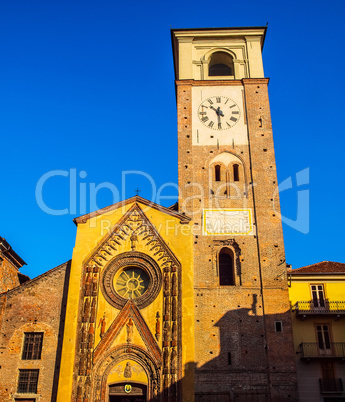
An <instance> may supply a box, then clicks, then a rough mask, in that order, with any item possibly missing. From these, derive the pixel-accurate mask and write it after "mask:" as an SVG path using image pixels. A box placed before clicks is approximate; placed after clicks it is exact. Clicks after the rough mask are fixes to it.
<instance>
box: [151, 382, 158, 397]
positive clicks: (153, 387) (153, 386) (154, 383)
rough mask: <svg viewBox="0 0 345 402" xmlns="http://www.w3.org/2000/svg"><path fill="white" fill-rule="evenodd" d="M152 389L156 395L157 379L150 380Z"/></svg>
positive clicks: (155, 395)
mask: <svg viewBox="0 0 345 402" xmlns="http://www.w3.org/2000/svg"><path fill="white" fill-rule="evenodd" d="M152 389H153V396H154V397H157V396H158V384H157V380H153V381H152Z"/></svg>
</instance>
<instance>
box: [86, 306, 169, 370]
mask: <svg viewBox="0 0 345 402" xmlns="http://www.w3.org/2000/svg"><path fill="white" fill-rule="evenodd" d="M128 318H131V319H133V321H134V324H135V326H136V328H137V330H138V331H139V334H140V336H141V338H142V340H143V341H144V343H145V345H146V347H147V349H148V350H150V351H151V355H152V356H153V358H154V359H155V361H156V362H157V364H159V362H160V361H161V360H162V353H161V351H160V349H159V346H158V344H157V342H156V340H155V339H154V337H153V336H152V334H151V332H150V330H149V328H148V326H147V324H146V322H145V320H144V318H143V317H142V315H141V314H140V311H139V310H138V308H137V306H136V305H135V302H134V301H133V300H128V301H127V304H126V305H125V307H124V308H123V309H122V310H121V311H120V313H119V314H118V316H117V317H116V318H115V320H114V321H113V323H112V324H111V325H110V327H109V328H108V330H107V332H106V333H105V334H104V337H103V338H102V339H101V341H100V343H99V344H98V345H97V347H96V348H95V350H94V352H93V361H94V363H95V364H97V362H98V361H99V360H101V358H102V357H101V356H104V355H105V354H106V350H107V349H108V348H109V347H110V346H111V343H112V342H113V341H114V340H115V339H116V337H117V336H118V334H119V333H120V331H121V329H122V328H123V327H124V326H125V324H126V322H127V320H128ZM128 346H129V345H128ZM129 347H130V346H129Z"/></svg>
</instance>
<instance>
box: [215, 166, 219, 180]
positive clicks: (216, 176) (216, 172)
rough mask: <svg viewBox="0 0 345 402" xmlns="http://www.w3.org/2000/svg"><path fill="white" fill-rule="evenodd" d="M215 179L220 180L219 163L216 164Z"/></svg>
mask: <svg viewBox="0 0 345 402" xmlns="http://www.w3.org/2000/svg"><path fill="white" fill-rule="evenodd" d="M214 180H215V181H220V166H219V165H216V166H215V167H214Z"/></svg>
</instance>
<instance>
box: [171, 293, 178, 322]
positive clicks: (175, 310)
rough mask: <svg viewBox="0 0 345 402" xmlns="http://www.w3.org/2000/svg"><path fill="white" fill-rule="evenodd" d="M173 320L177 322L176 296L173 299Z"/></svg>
mask: <svg viewBox="0 0 345 402" xmlns="http://www.w3.org/2000/svg"><path fill="white" fill-rule="evenodd" d="M171 319H172V320H173V321H176V320H177V302H176V297H175V296H174V297H173V298H172V306H171Z"/></svg>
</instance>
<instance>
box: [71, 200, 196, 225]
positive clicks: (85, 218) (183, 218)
mask: <svg viewBox="0 0 345 402" xmlns="http://www.w3.org/2000/svg"><path fill="white" fill-rule="evenodd" d="M134 202H138V203H141V204H144V205H147V206H149V207H151V208H154V209H156V210H158V211H160V212H163V213H165V214H168V215H170V216H173V217H175V218H177V219H180V222H181V223H188V222H189V221H190V220H191V218H190V217H188V216H187V215H184V214H180V213H179V212H175V211H172V210H171V209H169V208H166V207H163V206H162V205H159V204H156V203H154V202H152V201H149V200H147V199H145V198H142V197H140V196H139V195H135V196H134V197H131V198H127V199H126V200H123V201H119V202H117V203H115V204H112V205H109V206H108V207H105V208H101V209H98V210H97V211H94V212H90V213H89V214H85V215H81V216H78V217H77V218H74V219H73V222H74V223H75V224H76V225H77V226H78V223H86V222H87V221H88V220H89V219H91V218H94V217H95V216H99V215H102V214H105V213H107V212H110V211H113V210H115V209H118V208H120V207H121V206H125V205H128V204H131V203H134Z"/></svg>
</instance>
